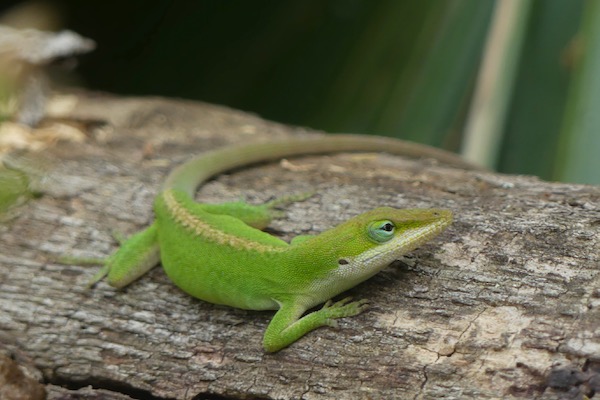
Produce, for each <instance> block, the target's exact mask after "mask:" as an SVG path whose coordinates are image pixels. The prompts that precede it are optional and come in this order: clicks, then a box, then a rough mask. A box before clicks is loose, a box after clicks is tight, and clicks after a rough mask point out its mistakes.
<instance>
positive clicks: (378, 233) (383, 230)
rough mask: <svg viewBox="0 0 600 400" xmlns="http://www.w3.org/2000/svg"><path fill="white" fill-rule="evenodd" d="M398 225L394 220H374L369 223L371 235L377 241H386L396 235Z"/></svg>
mask: <svg viewBox="0 0 600 400" xmlns="http://www.w3.org/2000/svg"><path fill="white" fill-rule="evenodd" d="M395 232H396V226H395V225H394V223H393V222H392V221H388V220H383V221H374V222H371V223H370V224H369V237H370V238H371V239H372V240H374V241H375V242H377V243H384V242H387V241H388V240H390V239H391V238H393V237H394V233H395Z"/></svg>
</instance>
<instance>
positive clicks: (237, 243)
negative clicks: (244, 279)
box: [162, 190, 287, 253]
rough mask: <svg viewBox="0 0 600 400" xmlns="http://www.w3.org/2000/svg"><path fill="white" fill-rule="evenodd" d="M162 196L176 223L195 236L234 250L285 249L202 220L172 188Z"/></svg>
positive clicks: (263, 251)
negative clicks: (236, 233) (181, 200)
mask: <svg viewBox="0 0 600 400" xmlns="http://www.w3.org/2000/svg"><path fill="white" fill-rule="evenodd" d="M162 196H163V199H164V202H165V206H166V208H167V210H168V212H169V213H170V214H171V217H172V218H173V219H174V220H175V221H176V222H177V223H178V224H180V225H181V226H183V227H185V228H186V229H189V230H191V231H192V232H193V233H194V234H195V235H196V236H198V237H200V238H202V239H205V240H208V241H210V242H213V243H216V244H219V245H223V246H228V247H231V248H232V249H235V250H251V251H257V252H259V253H269V252H282V251H285V250H287V249H286V248H285V247H277V246H271V245H268V244H264V243H260V242H256V241H253V240H250V239H247V238H244V237H240V236H235V235H231V234H229V233H227V232H224V231H222V230H220V229H218V228H215V227H214V226H212V225H211V224H209V223H207V222H205V221H202V220H201V219H200V218H198V217H197V216H195V215H194V214H192V213H190V212H189V210H188V209H187V208H186V207H185V205H183V204H181V203H180V201H179V200H177V198H176V197H175V196H174V194H173V191H172V190H166V191H164V192H163V194H162Z"/></svg>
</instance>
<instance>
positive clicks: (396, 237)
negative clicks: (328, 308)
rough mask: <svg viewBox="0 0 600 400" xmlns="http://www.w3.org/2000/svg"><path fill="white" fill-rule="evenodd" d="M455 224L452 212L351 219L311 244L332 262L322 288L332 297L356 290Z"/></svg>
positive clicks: (379, 212)
mask: <svg viewBox="0 0 600 400" xmlns="http://www.w3.org/2000/svg"><path fill="white" fill-rule="evenodd" d="M451 222H452V212H451V211H449V210H443V209H395V208H390V207H381V208H376V209H374V210H371V211H368V212H366V213H363V214H361V215H358V216H356V217H354V218H351V219H350V220H348V221H346V222H345V223H343V224H341V225H338V226H337V227H335V228H332V229H330V230H328V231H326V232H323V233H322V234H320V235H318V236H316V237H314V238H313V239H312V240H308V241H307V242H312V245H311V246H310V247H311V248H312V250H313V251H318V252H319V253H320V254H322V255H323V256H324V258H326V259H327V260H329V261H327V265H322V266H321V267H322V268H323V267H325V268H326V269H327V272H326V277H325V278H324V279H323V280H322V281H320V282H319V285H323V286H325V287H328V289H329V290H325V291H327V292H329V293H328V295H334V292H337V293H340V292H342V291H344V290H346V289H348V288H350V287H353V286H355V285H356V284H358V283H360V282H362V281H364V280H366V279H368V278H370V277H371V276H373V275H375V274H376V273H377V272H379V271H381V270H382V269H383V268H385V267H386V266H388V265H389V264H390V263H392V262H393V261H395V260H397V259H398V258H399V257H400V256H402V255H404V254H406V253H407V252H409V251H411V250H413V249H415V248H416V247H418V246H420V245H421V244H423V243H425V242H427V241H428V240H430V239H431V238H433V237H435V236H436V235H438V234H439V233H440V232H442V231H443V230H444V229H445V228H446V227H448V225H450V223H451ZM307 244H308V243H307ZM322 272H325V271H323V270H322ZM337 293H335V294H337Z"/></svg>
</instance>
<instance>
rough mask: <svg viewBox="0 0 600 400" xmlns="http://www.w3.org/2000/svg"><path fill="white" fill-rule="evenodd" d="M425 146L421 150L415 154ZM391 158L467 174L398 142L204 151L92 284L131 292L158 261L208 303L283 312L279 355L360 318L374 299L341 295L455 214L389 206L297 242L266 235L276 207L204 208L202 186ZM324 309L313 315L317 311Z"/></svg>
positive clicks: (347, 138)
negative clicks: (422, 159) (260, 167)
mask: <svg viewBox="0 0 600 400" xmlns="http://www.w3.org/2000/svg"><path fill="white" fill-rule="evenodd" d="M415 146H416V147H415ZM360 150H364V151H386V152H391V153H394V154H401V155H409V156H432V155H433V156H434V157H435V158H437V159H440V158H441V159H442V161H444V162H450V163H452V164H455V165H458V166H460V167H464V166H465V165H466V164H465V163H464V162H463V161H461V160H460V159H458V158H456V157H454V156H452V155H450V153H445V152H440V151H439V150H431V149H429V148H425V147H423V146H420V145H415V144H411V143H406V142H402V141H398V140H394V139H385V138H368V137H362V136H355V135H338V136H333V137H325V138H322V137H318V138H300V139H288V140H285V141H281V142H274V143H265V144H252V145H246V146H233V147H228V148H224V149H221V150H216V151H212V152H208V153H205V154H203V155H201V156H199V157H197V158H194V159H192V160H190V161H189V162H187V163H185V164H183V165H182V166H180V167H178V168H176V169H175V170H174V171H173V172H172V173H171V174H170V175H169V177H168V178H167V181H166V184H165V186H164V188H163V190H162V191H161V192H160V193H159V194H158V195H157V197H156V199H155V203H154V211H155V215H156V220H155V221H154V223H153V224H152V225H151V226H150V227H149V228H147V229H145V230H143V231H142V232H140V233H138V234H136V235H134V236H132V237H131V238H130V239H128V240H126V241H125V242H124V243H123V244H122V245H121V247H120V249H119V250H118V251H117V252H116V253H114V254H113V255H112V256H111V257H110V258H109V259H108V261H107V263H106V265H105V267H104V268H103V269H102V270H101V271H100V272H99V273H98V274H97V275H96V277H94V279H93V282H94V283H95V282H97V281H98V280H100V279H102V277H103V276H105V275H107V274H108V283H109V284H111V285H112V286H115V287H119V288H120V287H123V286H126V285H128V284H129V283H131V282H132V281H133V280H135V279H137V278H138V277H140V276H141V275H143V274H144V273H145V272H147V271H148V270H149V269H150V268H152V267H153V266H155V265H156V264H157V263H158V262H159V261H160V262H161V263H162V265H163V268H164V270H165V272H166V273H167V275H168V276H169V278H170V279H171V280H172V281H173V282H174V283H175V284H176V285H177V286H178V287H180V288H181V289H182V290H184V291H185V292H187V293H189V294H190V295H192V296H194V297H197V298H199V299H202V300H205V301H208V302H211V303H215V304H225V305H229V306H232V307H237V308H243V309H251V310H278V311H277V312H276V314H275V317H274V318H273V320H272V321H271V323H270V324H269V326H268V328H267V330H266V332H265V336H264V341H263V345H264V348H265V350H266V351H269V352H274V351H278V350H280V349H282V348H284V347H286V346H288V345H290V344H291V343H293V342H295V341H296V340H298V339H299V338H300V337H302V336H303V335H305V334H306V333H308V332H310V331H312V330H313V329H316V328H318V327H320V326H324V325H330V326H331V325H335V319H337V318H342V317H348V316H353V315H356V314H358V313H360V312H361V311H363V310H364V309H365V307H366V302H365V301H353V302H350V301H349V300H348V299H345V300H342V301H339V302H337V303H331V302H330V301H329V300H330V299H331V298H332V297H333V296H336V295H337V294H339V293H341V292H343V291H345V290H347V289H349V288H351V287H353V286H355V285H357V284H358V283H360V282H362V281H364V280H366V279H368V278H370V277H371V276H373V275H375V274H376V273H377V272H379V271H380V270H381V269H383V268H385V267H386V266H387V265H389V264H390V263H391V262H393V261H394V260H396V259H398V257H400V256H401V255H403V254H405V253H406V252H408V251H411V250H413V249H414V248H416V247H417V246H419V245H421V244H422V243H424V242H426V241H428V240H429V239H431V238H432V237H434V236H436V235H437V234H439V233H440V232H441V231H442V230H443V229H444V228H446V227H447V226H448V225H449V224H450V223H451V221H452V214H451V212H450V211H448V210H436V209H408V210H398V209H393V208H389V207H382V208H377V209H374V210H371V211H369V212H366V213H364V214H361V215H359V216H357V217H354V218H352V219H350V220H348V221H347V222H345V223H343V224H341V225H339V226H337V227H335V228H333V229H330V230H328V231H326V232H323V233H321V234H320V235H317V236H311V237H306V236H302V237H299V238H298V239H297V240H293V241H292V243H291V244H288V243H286V242H284V241H282V240H280V239H278V238H276V237H274V236H271V235H269V234H267V233H265V232H262V231H261V230H259V229H260V228H264V227H265V226H266V225H267V224H268V223H269V221H270V220H271V218H272V216H273V214H274V212H273V210H272V208H273V206H274V205H275V204H276V203H280V202H272V203H269V204H266V205H261V206H253V205H249V204H246V203H243V202H237V203H225V204H199V203H196V202H194V200H193V194H194V191H195V190H196V187H197V186H198V185H199V184H200V183H202V182H203V181H204V180H206V179H208V178H209V177H210V176H213V175H215V174H217V173H219V172H222V171H225V170H228V169H231V168H234V167H239V166H241V165H246V164H250V163H254V162H259V161H263V160H267V159H274V158H279V157H285V156H293V155H298V154H306V153H326V152H332V151H360ZM325 301H327V303H326V304H325V306H324V307H323V308H322V309H320V310H318V311H314V312H311V313H309V314H307V315H305V316H303V314H304V313H305V312H306V310H308V309H309V308H311V307H314V306H316V305H318V304H320V303H323V302H325Z"/></svg>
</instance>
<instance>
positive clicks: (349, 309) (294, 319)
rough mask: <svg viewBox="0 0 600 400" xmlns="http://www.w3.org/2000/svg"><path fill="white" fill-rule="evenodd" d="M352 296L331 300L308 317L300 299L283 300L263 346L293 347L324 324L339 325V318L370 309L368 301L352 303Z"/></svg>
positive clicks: (273, 347) (272, 348)
mask: <svg viewBox="0 0 600 400" xmlns="http://www.w3.org/2000/svg"><path fill="white" fill-rule="evenodd" d="M350 300H351V299H350V297H347V298H345V299H343V300H340V301H338V302H335V303H333V302H332V301H331V300H329V301H328V302H327V303H325V305H324V306H323V308H321V309H320V310H318V311H313V312H311V313H309V314H307V315H305V316H304V317H302V314H304V312H305V311H306V308H307V307H306V306H305V305H304V304H302V303H301V302H298V301H289V302H286V301H284V302H281V303H280V304H281V308H280V309H279V311H277V313H276V314H275V316H274V317H273V319H272V320H271V323H270V324H269V326H268V327H267V330H266V331H265V336H264V339H263V347H264V348H265V350H266V351H268V352H275V351H279V350H281V349H282V348H284V347H287V346H289V345H290V344H292V343H294V342H295V341H296V340H298V339H300V338H301V337H302V336H304V335H306V334H307V333H308V332H310V331H312V330H314V329H317V328H319V327H321V326H333V327H335V326H337V324H336V321H335V320H336V319H337V318H343V317H352V316H354V315H357V314H359V313H361V312H362V311H364V310H365V309H366V308H367V301H366V300H359V301H353V302H350Z"/></svg>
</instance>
